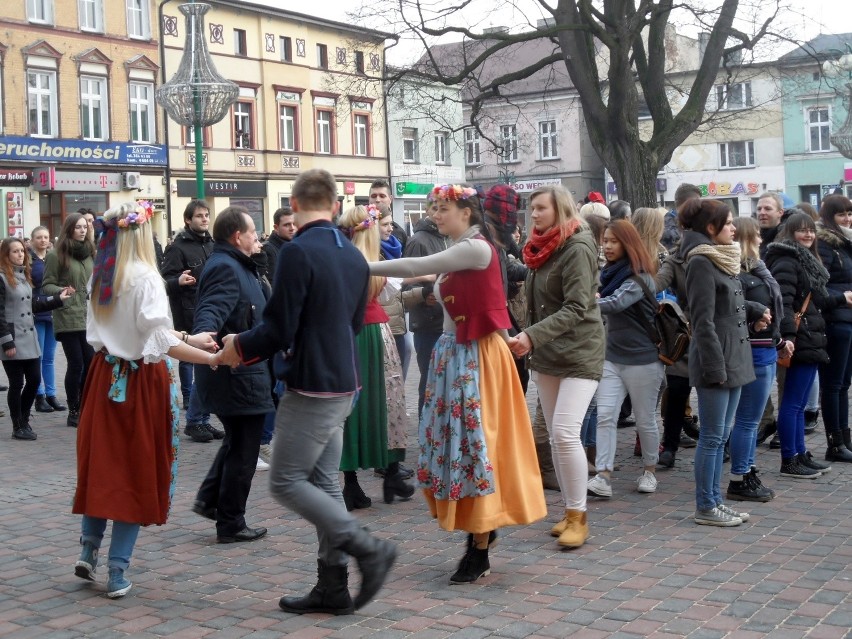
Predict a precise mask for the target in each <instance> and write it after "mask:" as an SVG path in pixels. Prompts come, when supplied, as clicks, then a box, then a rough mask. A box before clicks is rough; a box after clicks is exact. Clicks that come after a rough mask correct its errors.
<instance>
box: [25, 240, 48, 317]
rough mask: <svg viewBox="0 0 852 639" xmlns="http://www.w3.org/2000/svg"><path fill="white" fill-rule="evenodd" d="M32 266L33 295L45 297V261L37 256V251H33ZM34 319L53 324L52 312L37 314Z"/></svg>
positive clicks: (31, 252)
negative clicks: (43, 285)
mask: <svg viewBox="0 0 852 639" xmlns="http://www.w3.org/2000/svg"><path fill="white" fill-rule="evenodd" d="M45 257H46V256H45ZM30 264H31V265H32V267H31V271H30V279H31V280H32V281H33V295H36V296H40V295H44V293H42V292H41V281H42V280H43V279H44V260H43V259H41V258H40V257H39V256H38V255H36V254H35V251H32V250H31V251H30ZM34 319H35V321H37V322H50V323H51V324H52V323H53V313H51V312H50V311H44V312H42V313H36V314H35V318H34Z"/></svg>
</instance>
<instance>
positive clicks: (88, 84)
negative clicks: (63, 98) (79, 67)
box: [80, 76, 109, 140]
mask: <svg viewBox="0 0 852 639" xmlns="http://www.w3.org/2000/svg"><path fill="white" fill-rule="evenodd" d="M108 112H109V109H108V106H107V81H106V78H92V77H87V76H82V77H81V78H80V124H81V125H82V129H83V131H82V133H83V139H84V140H106V139H107V138H108V137H109V120H108V118H107V114H108Z"/></svg>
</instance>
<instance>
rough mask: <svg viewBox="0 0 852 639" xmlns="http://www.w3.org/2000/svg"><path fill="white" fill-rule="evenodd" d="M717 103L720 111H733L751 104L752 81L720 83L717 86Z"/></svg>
mask: <svg viewBox="0 0 852 639" xmlns="http://www.w3.org/2000/svg"><path fill="white" fill-rule="evenodd" d="M716 105H717V106H718V108H719V110H720V111H733V110H734V109H745V108H746V107H750V106H751V82H739V83H737V84H731V85H725V84H720V85H718V86H717V87H716Z"/></svg>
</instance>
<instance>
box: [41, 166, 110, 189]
mask: <svg viewBox="0 0 852 639" xmlns="http://www.w3.org/2000/svg"><path fill="white" fill-rule="evenodd" d="M33 190H35V191H120V190H121V173H101V172H98V171H92V172H84V171H57V170H56V169H55V168H53V167H52V166H47V167H44V168H40V169H34V170H33Z"/></svg>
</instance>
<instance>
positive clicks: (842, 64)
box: [822, 44, 852, 159]
mask: <svg viewBox="0 0 852 639" xmlns="http://www.w3.org/2000/svg"><path fill="white" fill-rule="evenodd" d="M837 52H838V53H840V51H837ZM822 71H823V74H825V75H826V76H827V77H843V76H845V77H846V78H847V79H848V80H849V82H847V83H846V88H847V89H848V91H849V100H848V101H847V104H848V108H847V111H846V122H844V123H843V126H841V127H840V128H839V129H838V130H837V132H836V133H835V134H834V135H832V136H831V138H830V139H831V143H832V144H833V145H834V146H836V147H837V148H838V150H839V151H840V153H841V154H843V156H844V157H847V158H850V159H852V46H850V45H849V44H847V45H846V53H844V54H843V55H841V56H840V57H839V58H838V59H837V60H826V61H825V62H824V63H823V65H822Z"/></svg>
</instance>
